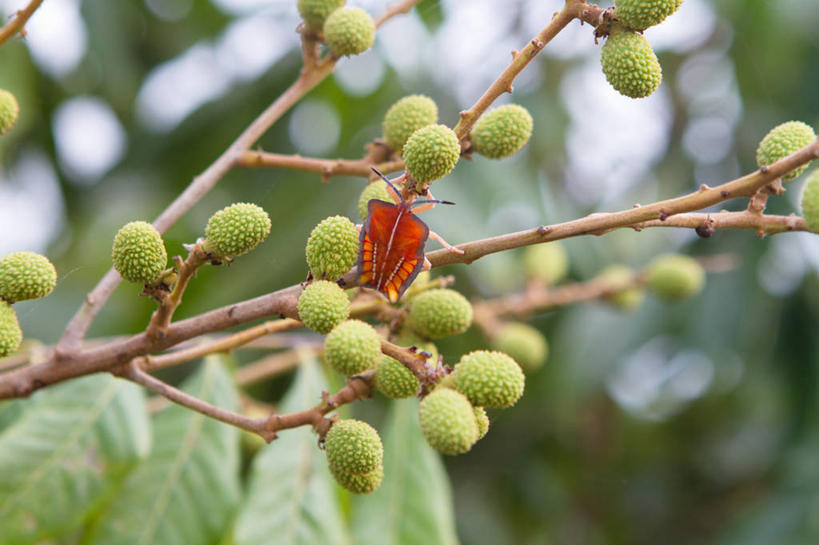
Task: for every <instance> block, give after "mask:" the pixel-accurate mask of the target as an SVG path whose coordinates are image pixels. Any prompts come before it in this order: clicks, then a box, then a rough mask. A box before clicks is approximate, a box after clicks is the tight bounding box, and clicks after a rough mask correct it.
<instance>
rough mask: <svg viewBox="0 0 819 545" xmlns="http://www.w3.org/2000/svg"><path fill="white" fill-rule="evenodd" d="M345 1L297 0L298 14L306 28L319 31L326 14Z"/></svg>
mask: <svg viewBox="0 0 819 545" xmlns="http://www.w3.org/2000/svg"><path fill="white" fill-rule="evenodd" d="M345 3H346V0H299V3H298V8H299V14H300V15H301V18H302V19H304V24H305V26H307V28H309V29H310V30H312V31H313V32H320V31H321V28H322V27H323V26H324V21H325V20H326V19H327V16H329V15H330V14H331V13H333V12H334V11H335V10H337V9H338V8H340V7H341V6H343V5H344V4H345Z"/></svg>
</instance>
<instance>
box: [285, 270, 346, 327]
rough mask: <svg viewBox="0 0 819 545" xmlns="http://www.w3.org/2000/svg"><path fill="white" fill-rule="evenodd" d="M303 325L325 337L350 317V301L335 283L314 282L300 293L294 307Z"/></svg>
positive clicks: (325, 281) (327, 281)
mask: <svg viewBox="0 0 819 545" xmlns="http://www.w3.org/2000/svg"><path fill="white" fill-rule="evenodd" d="M296 307H297V308H298V311H299V319H300V320H301V321H302V322H304V325H306V326H307V327H309V328H310V329H312V330H313V331H315V332H316V333H321V334H323V335H326V334H327V333H329V332H330V331H331V330H332V329H333V328H334V327H336V326H337V325H338V324H340V323H341V322H343V321H344V320H346V319H347V317H348V316H349V315H350V299H349V298H348V297H347V294H346V293H344V290H343V289H341V288H340V287H339V286H338V284H336V283H335V282H330V281H329V280H316V281H314V282H313V283H312V284H310V285H309V286H307V287H306V288H304V291H302V292H301V295H300V296H299V301H298V303H297V305H296Z"/></svg>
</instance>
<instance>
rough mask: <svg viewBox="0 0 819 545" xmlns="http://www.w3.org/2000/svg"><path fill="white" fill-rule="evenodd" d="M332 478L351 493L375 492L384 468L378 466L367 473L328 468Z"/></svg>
mask: <svg viewBox="0 0 819 545" xmlns="http://www.w3.org/2000/svg"><path fill="white" fill-rule="evenodd" d="M330 473H332V475H333V478H335V480H336V482H337V483H338V484H340V485H341V486H342V487H344V488H345V489H347V490H349V491H350V492H352V493H353V494H369V493H371V492H375V491H376V490H377V489H378V487H379V486H381V480H382V479H383V478H384V468H383V467H382V466H378V467H377V468H375V469H374V470H372V471H370V472H369V473H363V474H358V473H344V472H342V471H336V470H334V469H333V468H332V467H331V468H330Z"/></svg>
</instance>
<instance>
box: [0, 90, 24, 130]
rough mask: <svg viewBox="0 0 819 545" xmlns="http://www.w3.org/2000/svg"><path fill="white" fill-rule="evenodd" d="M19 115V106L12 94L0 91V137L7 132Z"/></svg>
mask: <svg viewBox="0 0 819 545" xmlns="http://www.w3.org/2000/svg"><path fill="white" fill-rule="evenodd" d="M19 115H20V105H19V104H17V99H16V98H15V97H14V95H13V94H11V93H10V92H8V91H6V90H5V89H0V135H3V134H6V133H7V132H9V131H10V130H11V129H12V127H14V124H15V123H17V117H18V116H19Z"/></svg>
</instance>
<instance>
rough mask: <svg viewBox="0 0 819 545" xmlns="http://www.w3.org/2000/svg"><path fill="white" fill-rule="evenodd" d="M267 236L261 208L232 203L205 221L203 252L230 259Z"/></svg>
mask: <svg viewBox="0 0 819 545" xmlns="http://www.w3.org/2000/svg"><path fill="white" fill-rule="evenodd" d="M269 234H270V216H268V215H267V212H265V211H264V209H263V208H262V207H261V206H257V205H255V204H251V203H244V202H240V203H235V204H231V205H230V206H227V207H225V208H223V209H221V210H219V211H218V212H216V213H215V214H213V215H212V216H211V217H210V219H209V220H208V225H207V226H206V227H205V242H204V248H205V251H206V252H208V253H211V254H214V255H216V256H218V257H226V258H233V257H236V256H239V255H242V254H245V253H247V252H249V251H250V250H252V249H253V248H255V247H256V246H257V245H258V244H259V243H260V242H261V241H263V240H264V239H265V238H267V235H269Z"/></svg>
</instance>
